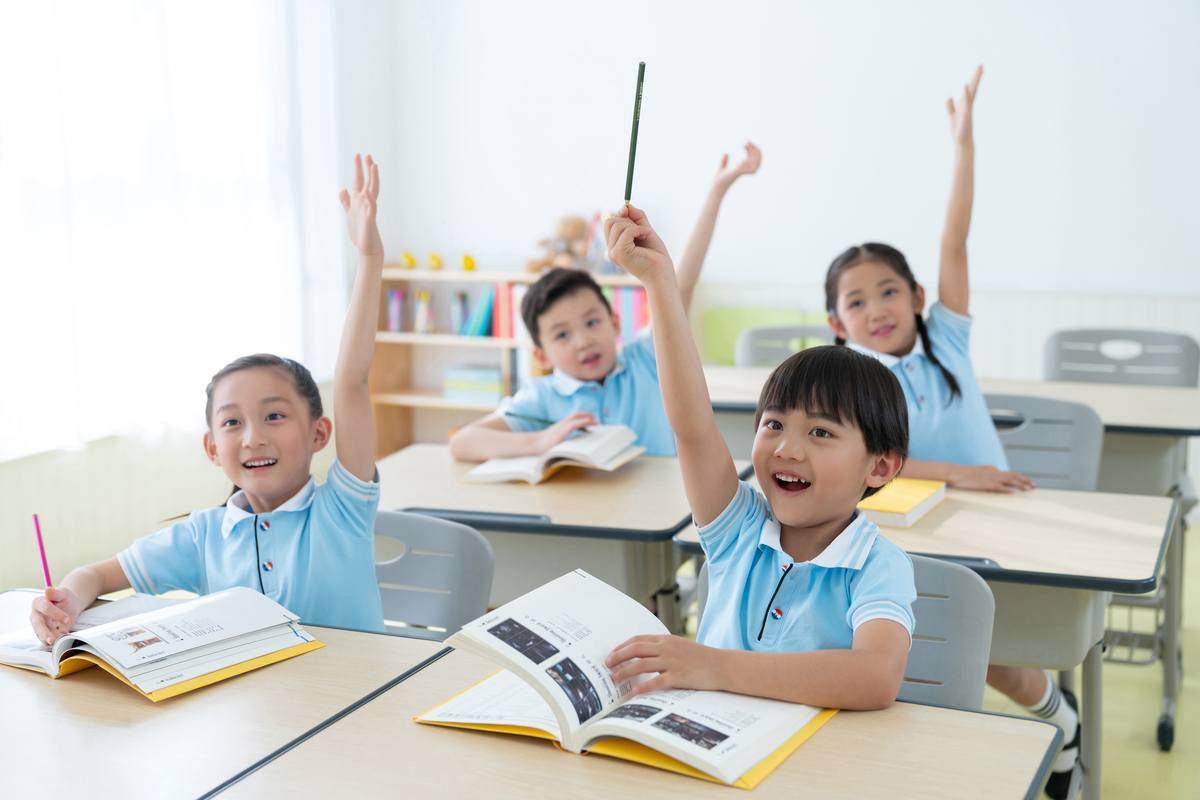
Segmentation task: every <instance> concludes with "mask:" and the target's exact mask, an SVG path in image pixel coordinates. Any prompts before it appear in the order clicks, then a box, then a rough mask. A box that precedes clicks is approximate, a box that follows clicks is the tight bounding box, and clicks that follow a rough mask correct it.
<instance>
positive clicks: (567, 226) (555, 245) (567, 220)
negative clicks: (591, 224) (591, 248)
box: [525, 216, 588, 272]
mask: <svg viewBox="0 0 1200 800" xmlns="http://www.w3.org/2000/svg"><path fill="white" fill-rule="evenodd" d="M587 232H588V224H587V220H585V219H583V218H582V217H572V216H566V217H563V218H562V219H560V220H559V221H558V224H557V225H555V226H554V237H553V238H551V239H542V240H541V241H540V242H538V247H544V248H546V254H545V255H543V256H542V257H541V258H532V259H530V260H529V261H527V262H525V269H527V270H529V271H530V272H541V271H542V270H544V269H547V268H548V267H563V268H565V269H571V268H573V267H579V268H583V267H584V265H585V258H584V257H585V256H586V255H587Z"/></svg>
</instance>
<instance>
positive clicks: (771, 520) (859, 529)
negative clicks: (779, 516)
mask: <svg viewBox="0 0 1200 800" xmlns="http://www.w3.org/2000/svg"><path fill="white" fill-rule="evenodd" d="M878 534H879V528H877V527H876V526H875V525H873V524H871V523H870V522H869V521H867V517H866V515H865V514H863V512H862V511H860V510H859V509H857V508H856V509H854V519H852V520H850V524H849V525H847V526H846V527H845V529H844V530H843V531H842V532H841V533H839V534H838V535H837V538H836V539H834V540H833V541H832V542H830V543H829V546H828V547H826V548H825V549H824V550H822V551H821V554H820V555H818V556H817V557H816V558H814V559H813V560H812V561H811V562H809V563H811V564H814V565H816V566H818V567H825V568H826V569H832V568H834V567H845V568H847V569H862V566H863V564H864V563H866V561H867V555H868V554H869V553H870V552H871V545H873V544H874V543H875V537H876V536H877V535H878ZM758 544H759V547H769V548H771V549H772V550H776V551H778V552H780V553H783V547H782V545H781V544H780V542H779V522H778V521H777V520H776V519H775V515H774V514H772V515H771V516H769V517H767V521H766V522H764V523H763V526H762V532H761V533H760V534H759V536H758ZM784 555H787V554H786V553H784Z"/></svg>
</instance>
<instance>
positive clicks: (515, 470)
mask: <svg viewBox="0 0 1200 800" xmlns="http://www.w3.org/2000/svg"><path fill="white" fill-rule="evenodd" d="M538 458H539V457H538V456H514V457H513V458H489V459H488V460H487V461H485V462H483V463H482V464H480V465H479V466H477V467H475V468H474V469H472V470H471V471H470V472H468V473H467V474H466V476H465V479H466V480H471V481H476V482H478V483H487V482H489V480H491V481H500V480H514V479H517V478H526V479H528V480H537V479H538V478H540V477H542V473H541V472H539V471H538Z"/></svg>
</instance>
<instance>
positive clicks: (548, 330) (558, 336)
mask: <svg viewBox="0 0 1200 800" xmlns="http://www.w3.org/2000/svg"><path fill="white" fill-rule="evenodd" d="M537 326H538V336H539V337H540V338H541V340H542V346H541V347H537V348H534V351H533V352H534V355H535V356H536V357H537V359H538V362H539V363H541V365H542V366H543V367H544V368H546V369H550V368H557V369H561V370H562V371H563V372H565V373H567V374H568V375H570V376H571V377H572V378H575V379H577V380H581V381H600V382H603V380H604V378H605V377H606V376H607V375H608V373H610V372H612V370H613V367H614V366H616V363H617V333H618V331H619V329H618V327H617V322H616V320H615V319H614V318H613V315H612V314H611V313H610V312H609V310H608V308H607V307H606V306H605V305H604V302H603V301H602V300H601V299H600V298H599V297H598V296H597V295H596V293H595V292H593V291H591V290H590V289H581V290H580V291H577V292H573V293H572V294H569V295H566V296H565V297H561V298H559V300H558V302H556V303H555V304H554V305H552V306H550V308H548V309H546V311H544V312H543V313H542V315H541V316H540V317H538V321H537Z"/></svg>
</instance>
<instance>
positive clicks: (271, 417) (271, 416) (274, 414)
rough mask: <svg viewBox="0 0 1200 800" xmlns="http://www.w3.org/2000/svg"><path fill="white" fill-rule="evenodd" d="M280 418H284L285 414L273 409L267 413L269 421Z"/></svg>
mask: <svg viewBox="0 0 1200 800" xmlns="http://www.w3.org/2000/svg"><path fill="white" fill-rule="evenodd" d="M280 419H283V414H280V413H279V412H278V411H272V412H271V413H270V414H267V421H268V422H274V421H275V420H280Z"/></svg>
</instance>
